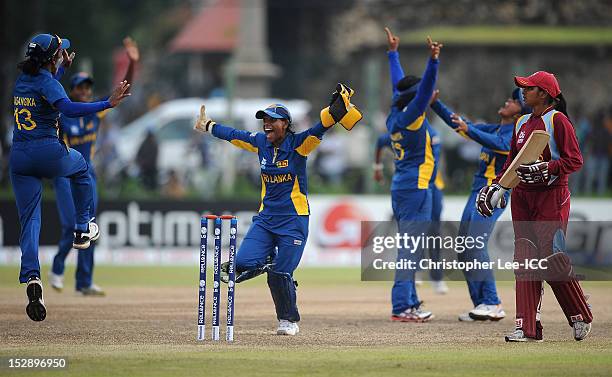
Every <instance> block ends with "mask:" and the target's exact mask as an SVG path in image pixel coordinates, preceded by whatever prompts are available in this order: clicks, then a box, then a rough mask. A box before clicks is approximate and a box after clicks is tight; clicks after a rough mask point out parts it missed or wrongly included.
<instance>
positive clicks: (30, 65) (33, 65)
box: [17, 58, 41, 76]
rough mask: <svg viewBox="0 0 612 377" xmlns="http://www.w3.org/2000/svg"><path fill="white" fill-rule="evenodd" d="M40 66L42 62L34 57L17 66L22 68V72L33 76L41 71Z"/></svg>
mask: <svg viewBox="0 0 612 377" xmlns="http://www.w3.org/2000/svg"><path fill="white" fill-rule="evenodd" d="M40 67H41V64H40V62H39V61H38V60H35V59H32V58H28V59H26V60H24V61H22V62H20V63H19V64H17V68H18V69H20V70H21V72H23V73H25V74H26V75H31V76H34V75H37V74H38V72H39V71H40Z"/></svg>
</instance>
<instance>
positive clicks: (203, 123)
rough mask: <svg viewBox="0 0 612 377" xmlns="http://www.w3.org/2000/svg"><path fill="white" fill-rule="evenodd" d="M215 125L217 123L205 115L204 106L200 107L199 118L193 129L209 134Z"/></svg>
mask: <svg viewBox="0 0 612 377" xmlns="http://www.w3.org/2000/svg"><path fill="white" fill-rule="evenodd" d="M215 124H217V123H215V122H214V121H213V120H212V119H210V118H209V117H208V116H207V115H206V106H204V105H202V107H200V116H199V117H198V120H197V121H196V124H195V126H194V127H193V128H194V129H195V130H196V131H200V132H210V131H212V128H213V126H214V125H215Z"/></svg>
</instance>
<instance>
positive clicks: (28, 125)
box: [10, 69, 110, 283]
mask: <svg viewBox="0 0 612 377" xmlns="http://www.w3.org/2000/svg"><path fill="white" fill-rule="evenodd" d="M80 105H81V104H74V103H71V102H70V101H69V100H68V98H67V96H66V92H65V91H64V88H63V87H62V85H61V84H60V83H59V82H58V81H57V80H56V79H54V78H53V76H52V75H51V73H50V72H49V71H47V70H45V69H40V71H39V73H38V74H36V75H27V74H21V75H20V76H19V77H18V78H17V81H16V82H15V87H14V89H13V109H14V120H15V123H14V129H13V147H12V148H11V154H10V177H11V183H12V185H13V191H14V193H15V201H16V203H17V210H18V213H19V220H20V223H21V235H20V239H19V244H20V247H21V253H22V254H21V272H20V275H19V281H20V282H21V283H25V282H27V280H28V279H29V278H31V277H40V263H39V260H38V240H39V234H40V227H41V222H40V219H41V215H40V201H41V194H42V179H43V178H49V179H53V178H55V177H69V178H70V179H71V183H72V191H73V195H74V199H75V203H74V204H75V208H76V221H75V222H73V227H74V230H77V231H82V232H86V231H87V229H88V222H89V220H90V213H89V210H90V206H91V202H92V189H91V186H92V185H91V180H90V178H89V175H88V173H87V172H88V168H87V163H86V161H85V159H84V158H83V156H82V155H81V154H80V153H79V152H77V151H75V150H74V149H70V148H67V147H66V146H65V145H64V144H63V143H62V142H60V140H59V139H58V117H59V110H58V109H59V108H60V107H61V108H63V109H66V111H70V112H71V113H72V114H79V113H80V112H85V111H89V110H92V109H97V111H100V110H103V109H104V108H108V107H110V104H109V103H108V101H105V102H104V103H96V104H90V105H91V106H80Z"/></svg>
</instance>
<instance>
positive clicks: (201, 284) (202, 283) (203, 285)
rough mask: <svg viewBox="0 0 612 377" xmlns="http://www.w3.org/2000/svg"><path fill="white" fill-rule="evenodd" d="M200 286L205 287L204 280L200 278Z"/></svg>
mask: <svg viewBox="0 0 612 377" xmlns="http://www.w3.org/2000/svg"><path fill="white" fill-rule="evenodd" d="M200 287H201V288H204V287H206V280H200Z"/></svg>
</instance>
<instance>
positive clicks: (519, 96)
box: [512, 88, 531, 114]
mask: <svg viewBox="0 0 612 377" xmlns="http://www.w3.org/2000/svg"><path fill="white" fill-rule="evenodd" d="M512 99H514V100H517V101H518V102H519V104H520V105H521V114H529V113H531V108H530V107H529V106H527V105H526V104H525V98H524V97H523V88H516V89H514V90H513V91H512Z"/></svg>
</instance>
